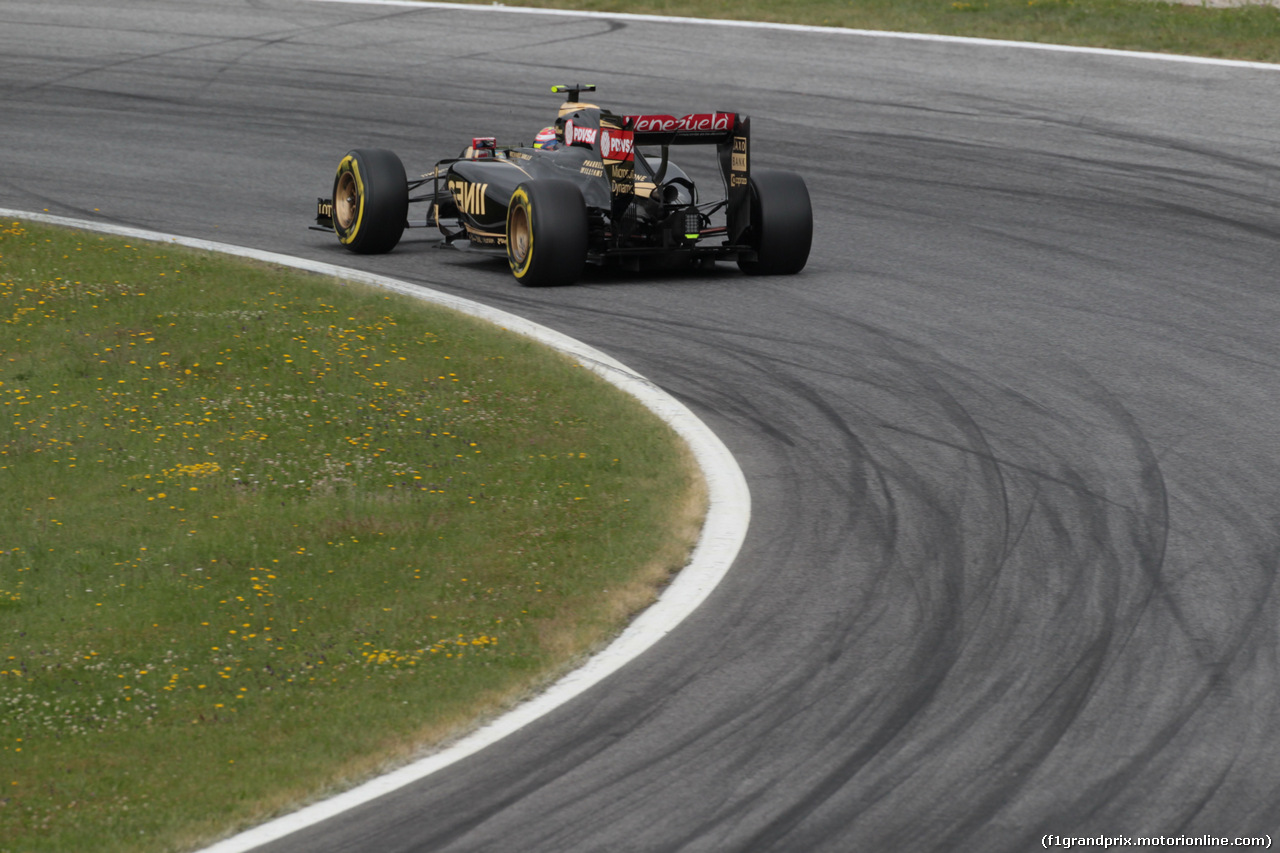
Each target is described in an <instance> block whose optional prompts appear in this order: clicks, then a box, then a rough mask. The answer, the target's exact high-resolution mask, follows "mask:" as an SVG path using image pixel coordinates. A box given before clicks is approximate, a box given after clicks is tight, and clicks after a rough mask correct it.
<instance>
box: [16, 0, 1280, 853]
mask: <svg viewBox="0 0 1280 853" xmlns="http://www.w3.org/2000/svg"><path fill="white" fill-rule="evenodd" d="M588 78H590V79H591V80H593V81H594V82H596V83H597V84H599V85H600V87H601V90H602V92H603V94H602V95H601V101H602V102H604V103H607V104H609V105H611V106H613V107H615V108H617V109H621V110H625V111H628V112H631V111H650V110H658V111H663V112H669V113H672V114H674V115H682V114H684V113H687V112H696V111H703V110H705V109H707V108H708V107H710V108H717V107H718V108H727V109H737V110H740V111H742V112H744V113H749V114H750V115H752V117H753V124H752V130H753V145H752V152H753V158H754V161H753V164H752V165H753V168H760V167H765V166H773V167H778V168H789V169H795V170H797V171H800V172H802V173H803V174H804V176H805V177H806V179H807V180H808V183H809V186H810V189H811V192H812V194H813V198H814V204H815V208H816V213H817V226H816V235H815V249H814V252H813V255H812V257H811V260H810V263H809V266H808V268H807V269H806V270H805V271H804V273H802V274H801V275H799V276H795V277H789V278H745V277H742V276H740V275H739V274H738V273H737V271H736V270H735V269H733V268H732V267H729V266H727V265H726V266H723V267H722V268H721V269H720V270H718V271H716V272H714V273H710V274H683V275H675V276H659V275H642V274H633V273H632V274H628V273H618V274H595V275H591V276H589V277H588V279H587V281H586V282H585V283H583V284H582V285H579V286H576V287H571V288H557V289H549V290H524V289H521V288H519V287H518V286H516V285H515V284H514V282H513V281H512V279H511V278H510V276H509V275H508V274H507V273H506V272H505V269H504V267H503V266H502V265H501V264H495V263H493V262H491V261H487V260H484V259H479V258H476V257H475V256H468V255H463V254H461V253H453V252H446V251H440V250H438V249H436V248H434V247H432V246H431V245H429V244H427V243H420V242H409V243H406V244H402V246H401V248H399V249H397V250H396V251H395V252H394V253H392V254H391V255H388V256H385V257H376V258H359V259H357V258H355V257H354V256H348V255H345V253H343V252H342V250H341V249H340V248H338V246H337V245H336V242H335V241H333V240H332V239H329V238H326V236H325V235H322V234H317V233H315V232H310V231H307V230H306V225H307V224H308V215H309V214H310V213H311V211H312V206H313V203H314V199H315V197H316V196H317V195H322V194H326V193H327V189H328V187H329V184H330V183H331V180H332V170H333V168H334V166H335V165H336V162H337V159H338V158H339V157H340V156H341V155H342V154H343V153H344V152H345V151H346V150H348V149H349V148H351V147H355V146H357V145H360V146H380V147H387V148H392V149H394V150H396V151H398V152H400V153H401V154H402V156H403V157H404V159H405V161H406V163H407V164H408V165H409V167H410V170H411V171H422V170H425V169H426V168H428V167H429V166H430V165H431V163H432V162H433V161H434V159H436V158H437V157H440V156H447V155H450V154H453V153H455V151H456V150H457V149H459V148H460V147H461V146H462V145H464V144H465V143H466V142H467V141H468V140H469V139H470V137H471V136H473V135H494V136H497V137H498V138H499V140H500V141H501V140H515V139H528V138H530V137H531V136H532V134H533V132H535V131H536V130H537V129H538V128H539V127H541V126H542V125H543V124H545V123H547V122H548V121H549V118H550V117H551V116H552V115H553V114H554V108H555V106H556V102H555V98H554V97H553V96H551V95H549V94H548V93H547V89H548V86H549V85H550V84H551V83H556V82H573V81H576V80H578V79H588ZM1278 83H1280V71H1269V70H1263V69H1257V68H1247V67H1225V66H1214V65H1203V64H1182V63H1173V62H1163V61H1156V60H1150V59H1141V58H1118V57H1113V56H1103V55H1091V54H1076V53H1058V52H1041V51H1031V50H1024V49H1016V48H991V47H982V46H975V45H967V44H950V43H942V42H928V41H904V40H896V39H895V40H888V39H873V38H863V37H857V36H849V35H820V34H812V33H808V34H805V33H786V32H767V31H759V30H730V29H707V28H702V27H693V26H689V25H683V26H682V25H678V24H670V23H653V24H642V23H637V22H634V21H625V22H623V21H601V20H590V19H571V18H563V17H531V16H525V15H509V14H502V13H496V12H492V11H488V12H467V13H463V12H457V11H442V10H427V9H423V10H406V9H402V8H385V7H373V6H356V5H345V4H329V3H310V2H301V0H288V1H287V2H286V0H265V1H264V2H244V0H207V2H201V3H198V4H196V3H183V4H177V3H169V2H158V0H157V1H156V2H152V0H97V2H89V1H88V0H84V2H81V1H80V0H60V2H58V3H45V2H37V1H36V0H26V2H20V0H0V147H2V149H3V151H4V169H3V170H0V207H9V208H19V209H30V210H44V209H47V210H48V211H49V212H50V213H52V214H58V215H63V216H76V217H83V218H89V219H97V220H101V221H105V222H111V223H117V224H122V225H129V226H136V227H142V228H150V229H156V230H162V231H168V232H174V233H178V234H183V235H188V236H192V237H199V238H206V239H212V240H218V241H222V242H227V243H235V244H239V245H245V246H249V247H254V248H259V249H265V250H269V251H273V252H280V253H285V254H292V255H298V256H301V257H306V258H313V259H318V260H323V261H328V262H332V263H339V264H346V265H358V266H360V267H361V268H363V269H368V270H370V271H373V272H378V273H384V274H387V275H391V276H394V277H397V278H400V279H403V280H407V281H410V282H416V283H420V284H422V285H424V286H429V287H432V288H435V289H439V290H442V291H446V292H449V293H454V294H458V295H465V296H468V297H470V298H473V299H475V300H477V301H479V302H482V303H485V304H489V305H492V306H496V307H499V308H502V309H505V310H509V311H512V312H515V313H518V314H521V315H523V316H526V317H529V318H530V319H533V320H535V321H537V322H540V323H543V324H545V325H547V326H550V327H551V328H553V329H556V330H559V331H562V332H565V333H567V334H569V335H572V336H573V337H576V338H579V339H581V340H583V341H585V342H586V343H588V344H591V345H593V346H597V347H599V348H601V349H603V350H605V351H606V352H608V353H610V354H611V355H613V356H615V357H616V358H618V359H620V360H621V361H622V362H624V363H626V364H628V365H629V366H631V367H633V368H635V369H636V370H637V371H639V372H640V373H642V374H643V375H646V376H648V377H649V378H651V379H653V380H655V381H657V382H658V383H659V384H660V385H662V386H663V387H664V388H666V389H667V390H668V391H670V392H671V393H673V394H675V395H676V396H677V397H679V398H680V399H681V400H683V401H684V402H686V403H687V404H688V405H689V406H690V407H691V408H692V409H693V411H694V412H695V413H696V414H698V415H699V416H701V417H702V418H703V420H704V421H705V422H706V423H707V424H709V425H710V426H711V427H712V429H713V430H714V431H715V432H716V433H717V434H718V435H719V436H720V437H721V438H722V439H723V440H724V441H725V443H726V444H727V445H728V447H729V448H730V449H731V450H732V451H733V453H734V455H735V456H736V458H737V459H738V462H739V464H740V465H741V466H742V468H743V470H744V472H745V473H746V476H747V480H748V483H749V485H750V488H751V492H752V506H753V518H752V524H751V528H750V531H749V534H748V537H747V540H746V543H745V545H744V547H743V550H742V553H741V555H740V557H739V559H738V561H737V563H736V564H735V565H734V567H733V569H732V570H731V571H730V573H729V575H728V577H727V578H726V580H725V581H724V582H723V583H722V584H721V585H720V587H719V588H718V589H717V590H716V591H715V592H714V593H713V594H712V595H711V597H710V598H709V599H708V600H707V602H706V603H705V604H704V605H703V606H702V607H701V608H700V609H699V610H697V611H696V612H695V613H694V614H693V615H692V616H691V617H690V618H689V619H688V620H686V621H685V622H684V623H683V624H682V625H681V626H680V627H679V628H678V629H677V630H676V631H675V632H673V633H672V634H671V635H670V636H669V637H668V638H667V639H666V640H665V641H663V642H661V643H659V644H658V645H657V646H655V647H654V648H653V649H651V650H650V651H649V652H648V653H647V654H645V655H644V656H642V657H641V658H639V659H638V660H636V661H634V662H633V663H632V664H630V665H629V666H627V667H626V668H624V669H623V670H621V671H620V672H618V673H616V674H615V675H614V676H612V677H610V678H609V679H607V680H606V681H604V682H602V683H601V684H599V685H597V686H596V687H595V688H593V689H592V690H590V691H589V692H587V693H586V694H584V695H582V696H581V697H579V698H578V699H577V700H576V701H574V702H572V703H570V704H569V705H566V706H564V707H562V708H560V709H559V710H557V711H555V712H553V713H552V714H550V715H548V716H546V717H544V718H542V719H541V720H539V721H538V722H536V723H534V724H533V725H531V726H529V727H527V728H525V729H523V730H522V731H520V732H518V733H516V734H514V735H512V736H510V737H509V738H507V739H506V740H504V741H502V742H500V743H499V744H497V745H496V746H494V747H492V748H490V749H488V750H485V751H483V752H481V753H479V754H477V755H475V756H473V757H471V758H469V759H467V760H465V761H462V762H460V763H458V764H455V765H453V766H451V767H449V768H448V769H446V770H444V771H442V772H440V773H438V774H435V775H433V776H430V777H427V778H426V779H424V780H422V781H420V782H419V783H416V784H414V785H412V786H410V787H407V788H404V789H401V790H399V791H397V792H396V793H394V794H392V795H390V796H388V797H386V798H385V799H384V800H382V801H379V802H376V803H373V804H370V805H369V806H368V807H364V808H360V809H357V810H354V811H351V812H347V813H344V814H342V815H340V816H339V817H337V818H335V819H334V820H332V821H329V822H327V823H324V824H320V825H317V826H316V827H314V828H312V829H310V830H307V831H304V832H303V833H301V834H299V835H297V836H293V837H291V838H289V839H285V840H283V841H281V842H278V843H275V844H273V845H271V846H270V847H269V848H265V849H269V850H271V851H273V853H283V852H284V851H307V853H321V852H322V851H379V853H390V851H464V850H465V851H476V850H494V851H509V850H520V851H677V850H679V851H917V850H919V851H932V850H938V851H951V850H983V851H1024V850H1030V849H1037V848H1039V846H1040V841H1041V837H1042V836H1043V835H1045V834H1056V835H1070V836H1087V835H1094V836H1096V835H1099V834H1107V835H1131V836H1138V835H1159V834H1163V835H1177V834H1185V835H1203V834H1212V835H1218V836H1246V835H1262V834H1265V833H1270V834H1272V835H1273V836H1274V835H1277V834H1278V832H1280V660H1277V658H1278V657H1280V614H1278V613H1277V604H1278V601H1277V590H1276V589H1275V580H1276V575H1277V570H1278V568H1280V529H1278V524H1277V522H1278V520H1280V518H1278V517H1280V452H1278V451H1280V426H1278V425H1277V424H1278V420H1277V414H1278V413H1280V374H1278V372H1277V368H1280V336H1277V334H1276V331H1275V330H1276V328H1277V326H1280V297H1278V296H1277V294H1276V290H1277V286H1278V285H1280V281H1278V276H1277V270H1278V269H1280V205H1277V200H1280V130H1277V127H1276V124H1275V119H1274V117H1275V115H1277V113H1278V110H1277V106H1278V105H1277V94H1276V93H1277V91H1280V89H1278V88H1277V84H1278Z"/></svg>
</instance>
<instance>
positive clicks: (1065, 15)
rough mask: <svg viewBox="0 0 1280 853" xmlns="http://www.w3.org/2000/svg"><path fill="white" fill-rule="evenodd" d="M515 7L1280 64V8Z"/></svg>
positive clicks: (1039, 4) (604, 3)
mask: <svg viewBox="0 0 1280 853" xmlns="http://www.w3.org/2000/svg"><path fill="white" fill-rule="evenodd" d="M477 2H479V0H477ZM482 5H489V4H488V3H482ZM507 5H512V6H532V7H545V8H560V9H581V10H590V11H603V12H631V13H636V14H654V15H678V16H684V17H696V18H733V19H739V20H751V21H771V22H775V23H788V24H807V25H813V26H827V27H849V28H853V29H868V30H890V31H896V32H917V33H936V34H941V35H955V36H969V37H977V38H993V39H1011V40H1014V41H1031V42H1047V43H1054V44H1068V45H1078V46H1089V47H1105V48H1113V49H1118V50H1143V51H1155V52H1163V53H1185V54H1193V55H1199V56H1210V57H1221V58H1230V59H1246V60H1254V61H1262V62H1280V9H1277V8H1275V7H1273V6H1266V5H1251V6H1247V7H1242V8H1225V9H1214V8H1206V7H1203V6H1198V5H1192V6H1188V5H1182V4H1176V3H1162V2H1153V0H734V1H733V2H729V0H678V2H677V0H671V2H666V0H635V2H633V0H625V2H624V0H513V2H510V3H508V4H507Z"/></svg>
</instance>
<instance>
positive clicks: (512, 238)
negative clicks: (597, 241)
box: [507, 180, 588, 287]
mask: <svg viewBox="0 0 1280 853" xmlns="http://www.w3.org/2000/svg"><path fill="white" fill-rule="evenodd" d="M587 242H588V224H587V206H586V203H585V202H583V200H582V192H581V191H580V190H579V189H578V188H577V187H576V186H574V185H573V184H572V183H570V182H569V181H559V180H546V181H526V182H524V183H523V184H521V185H520V186H518V187H516V191H515V192H514V193H512V194H511V203H510V204H509V205H508V206H507V261H508V262H509V263H510V264H511V274H512V275H514V276H515V277H516V281H518V282H520V283H521V284H523V285H525V286H527V287H552V286H556V285H562V284H573V283H574V282H575V281H577V280H578V278H579V277H580V276H581V275H582V267H583V265H584V264H585V263H586V260H587Z"/></svg>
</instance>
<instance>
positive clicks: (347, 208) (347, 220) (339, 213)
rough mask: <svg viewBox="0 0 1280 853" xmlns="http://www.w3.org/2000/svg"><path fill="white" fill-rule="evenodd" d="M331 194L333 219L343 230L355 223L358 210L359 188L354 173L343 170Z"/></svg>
mask: <svg viewBox="0 0 1280 853" xmlns="http://www.w3.org/2000/svg"><path fill="white" fill-rule="evenodd" d="M333 195H334V198H333V220H334V222H336V223H338V227H339V228H341V229H343V230H344V231H345V230H346V229H348V228H350V227H351V226H352V225H354V224H355V221H356V214H357V213H358V212H359V210H360V188H359V187H358V186H357V185H356V177H355V175H353V174H351V173H350V172H343V173H342V177H340V178H338V188H337V189H336V190H334V192H333Z"/></svg>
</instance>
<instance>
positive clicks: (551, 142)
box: [533, 127, 560, 151]
mask: <svg viewBox="0 0 1280 853" xmlns="http://www.w3.org/2000/svg"><path fill="white" fill-rule="evenodd" d="M533 147H534V148H542V149H545V150H547V151H550V150H552V149H553V148H559V147H560V141H559V140H558V139H556V129H555V128H554V127H544V128H543V129H542V130H540V131H538V135H537V136H535V137H534V138H533Z"/></svg>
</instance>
